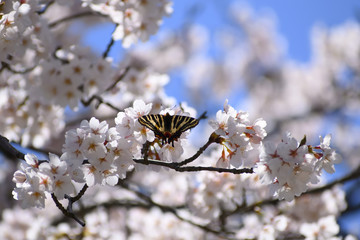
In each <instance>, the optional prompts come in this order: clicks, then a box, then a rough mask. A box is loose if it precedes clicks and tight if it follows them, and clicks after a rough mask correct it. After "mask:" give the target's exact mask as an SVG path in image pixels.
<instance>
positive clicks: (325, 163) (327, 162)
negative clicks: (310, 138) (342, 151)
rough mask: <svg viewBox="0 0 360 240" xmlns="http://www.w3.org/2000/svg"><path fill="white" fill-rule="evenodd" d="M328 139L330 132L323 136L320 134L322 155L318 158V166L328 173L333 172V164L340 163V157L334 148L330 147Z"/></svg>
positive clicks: (329, 138)
mask: <svg viewBox="0 0 360 240" xmlns="http://www.w3.org/2000/svg"><path fill="white" fill-rule="evenodd" d="M330 140H331V135H330V134H328V135H326V136H325V137H324V138H322V137H321V136H320V149H321V150H322V151H323V156H322V157H321V158H320V159H319V166H320V167H321V168H323V169H324V170H325V171H326V172H328V173H334V172H335V168H334V164H335V163H340V162H341V160H342V158H341V156H340V155H339V154H338V153H336V152H335V150H334V149H331V148H330Z"/></svg>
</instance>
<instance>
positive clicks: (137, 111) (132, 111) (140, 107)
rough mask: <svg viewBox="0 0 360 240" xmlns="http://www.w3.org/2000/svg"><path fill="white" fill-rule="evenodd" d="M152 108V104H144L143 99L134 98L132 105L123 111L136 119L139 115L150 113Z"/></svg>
mask: <svg viewBox="0 0 360 240" xmlns="http://www.w3.org/2000/svg"><path fill="white" fill-rule="evenodd" d="M151 108H152V104H151V103H149V104H145V102H144V101H143V100H135V101H134V104H133V107H129V108H127V109H125V113H126V115H127V116H129V117H131V118H133V119H134V120H135V119H138V118H139V117H141V116H144V115H147V114H149V113H150V111H151Z"/></svg>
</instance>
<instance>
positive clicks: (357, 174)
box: [228, 167, 360, 215]
mask: <svg viewBox="0 0 360 240" xmlns="http://www.w3.org/2000/svg"><path fill="white" fill-rule="evenodd" d="M359 177H360V167H358V168H357V169H355V170H354V171H353V172H351V173H349V174H347V175H345V176H344V177H342V178H340V179H337V180H334V181H332V182H331V183H329V184H326V185H324V186H321V187H318V188H313V189H310V190H308V191H307V192H305V193H303V194H301V196H299V197H302V196H304V195H308V194H317V193H321V192H324V191H325V190H328V189H331V188H332V187H334V186H335V185H337V184H342V183H345V182H348V181H351V180H354V179H357V178H359ZM281 201H282V200H279V199H266V200H263V201H260V202H257V203H254V204H251V205H249V206H245V207H243V206H239V207H238V208H237V209H236V210H234V211H232V212H231V213H230V214H228V215H231V214H233V213H239V212H241V213H244V212H250V211H253V210H254V209H255V208H256V207H259V206H264V205H276V204H278V203H279V202H281Z"/></svg>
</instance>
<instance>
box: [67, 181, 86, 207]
mask: <svg viewBox="0 0 360 240" xmlns="http://www.w3.org/2000/svg"><path fill="white" fill-rule="evenodd" d="M88 188H89V186H88V185H87V184H85V185H84V186H83V187H82V189H81V190H80V192H79V193H78V194H77V195H76V196H75V197H70V196H69V195H65V198H66V199H68V200H69V203H71V204H73V203H75V202H76V201H78V200H79V199H80V198H81V197H82V196H83V195H84V194H85V192H86V190H87V189H88Z"/></svg>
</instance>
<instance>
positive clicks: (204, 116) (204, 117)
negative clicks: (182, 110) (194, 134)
mask: <svg viewBox="0 0 360 240" xmlns="http://www.w3.org/2000/svg"><path fill="white" fill-rule="evenodd" d="M206 113H207V112H206V111H205V112H203V113H202V114H201V115H200V117H198V118H197V120H198V121H199V122H200V120H202V119H206V118H207V116H206Z"/></svg>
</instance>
